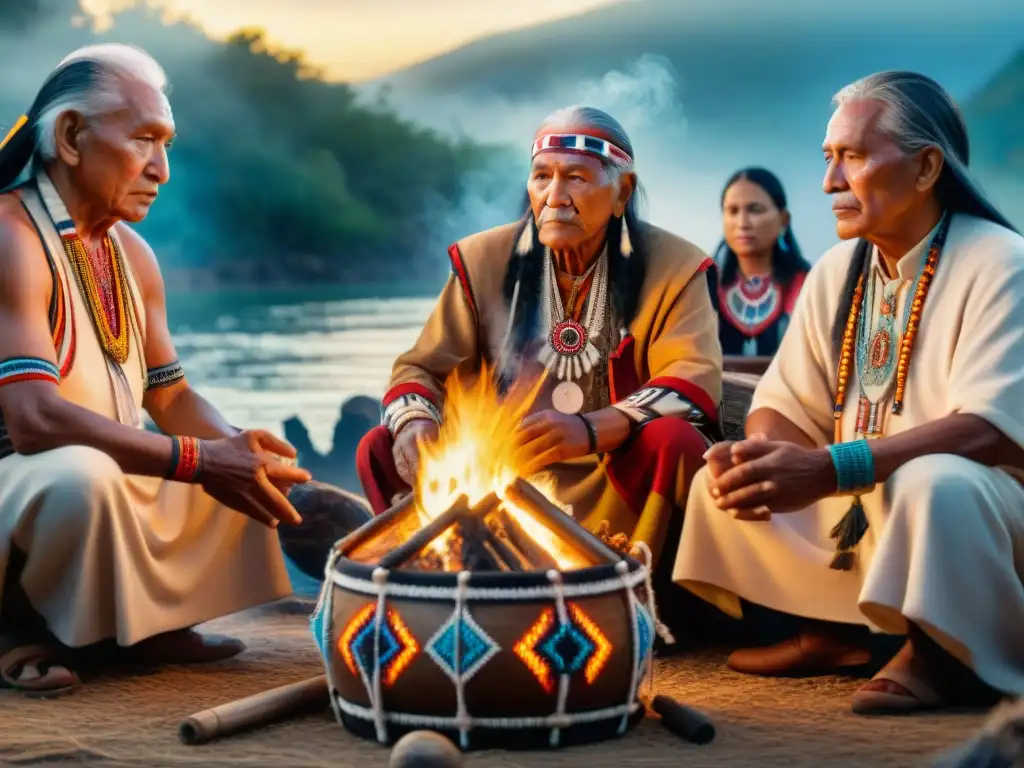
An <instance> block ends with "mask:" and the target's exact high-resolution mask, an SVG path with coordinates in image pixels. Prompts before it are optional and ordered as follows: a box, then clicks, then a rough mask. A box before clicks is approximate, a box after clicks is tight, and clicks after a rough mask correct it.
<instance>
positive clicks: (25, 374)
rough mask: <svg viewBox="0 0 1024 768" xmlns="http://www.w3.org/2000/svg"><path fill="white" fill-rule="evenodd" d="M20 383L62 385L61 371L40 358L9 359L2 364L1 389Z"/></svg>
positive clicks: (0, 367) (0, 371)
mask: <svg viewBox="0 0 1024 768" xmlns="http://www.w3.org/2000/svg"><path fill="white" fill-rule="evenodd" d="M19 381H49V382H52V383H54V384H60V370H59V369H58V368H57V366H56V365H54V364H53V363H51V362H49V361H48V360H43V359H42V358H40V357H9V358H7V359H6V360H4V361H3V362H0V387H2V386H5V385H7V384H14V383H16V382H19Z"/></svg>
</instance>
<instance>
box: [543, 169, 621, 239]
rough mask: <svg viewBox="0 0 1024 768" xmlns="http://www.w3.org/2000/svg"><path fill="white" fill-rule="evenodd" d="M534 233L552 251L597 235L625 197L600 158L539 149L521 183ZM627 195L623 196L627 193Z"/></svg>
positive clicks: (615, 213) (600, 233) (619, 212)
mask: <svg viewBox="0 0 1024 768" xmlns="http://www.w3.org/2000/svg"><path fill="white" fill-rule="evenodd" d="M527 190H528V192H529V195H530V208H531V210H532V211H533V216H534V220H535V221H536V223H537V235H538V237H539V239H540V241H541V243H543V244H544V245H546V246H547V247H549V248H551V249H552V250H555V251H562V250H573V249H576V248H579V247H580V246H581V245H583V244H584V243H587V242H590V241H591V240H595V239H597V238H600V237H603V236H604V232H605V230H606V228H607V226H608V222H609V221H610V220H611V218H612V216H615V215H621V212H622V210H623V209H624V207H625V203H624V202H622V201H621V200H620V198H621V196H622V194H621V188H620V187H619V185H616V184H615V183H614V182H613V181H612V179H611V178H610V174H609V173H608V171H607V169H606V168H605V167H604V165H603V164H602V162H601V161H600V160H599V159H598V158H596V157H594V156H592V155H587V154H582V153H577V152H558V151H548V152H541V153H540V154H538V155H537V156H536V157H534V158H533V166H532V168H531V169H530V180H529V182H528V184H527ZM627 199H628V198H627Z"/></svg>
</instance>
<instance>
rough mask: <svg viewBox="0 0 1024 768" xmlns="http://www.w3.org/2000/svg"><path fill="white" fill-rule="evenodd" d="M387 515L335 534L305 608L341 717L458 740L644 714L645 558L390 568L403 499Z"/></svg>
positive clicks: (581, 739)
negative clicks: (310, 609)
mask: <svg viewBox="0 0 1024 768" xmlns="http://www.w3.org/2000/svg"><path fill="white" fill-rule="evenodd" d="M388 515H389V513H385V515H382V516H381V517H379V518H377V519H376V520H374V521H373V522H371V523H369V524H367V525H366V526H364V527H363V528H362V529H360V530H359V531H357V532H356V533H355V534H353V535H352V536H350V537H348V538H347V539H345V540H343V541H342V542H339V543H338V545H336V547H335V550H334V553H333V555H332V557H331V559H330V561H329V562H328V567H327V573H326V580H325V583H324V589H323V592H322V594H321V597H320V602H319V604H318V606H317V609H316V611H315V612H314V614H313V617H312V619H311V623H312V629H313V632H314V634H315V636H316V639H317V643H318V645H319V647H320V650H321V653H322V655H323V658H324V662H325V665H326V668H327V679H328V681H329V685H330V691H331V700H332V702H333V706H334V710H335V714H336V715H337V717H338V719H339V721H340V722H341V723H342V724H343V725H344V726H345V727H346V728H347V729H348V730H350V731H351V732H353V733H356V734H358V735H360V736H363V737H366V738H372V739H376V740H378V741H380V742H381V743H385V744H387V743H392V742H393V741H395V740H397V739H398V738H400V737H401V736H402V735H404V734H405V733H407V732H408V731H411V730H417V729H430V730H434V731H439V732H441V733H445V734H446V735H448V736H450V737H451V738H452V740H453V741H455V743H456V744H459V745H460V746H461V747H462V748H463V749H478V748H490V747H505V748H509V747H513V748H520V747H525V748H544V747H559V746H566V745H572V744H580V743H585V742H593V741H598V740H601V739H606V738H609V737H612V736H616V735H620V734H623V733H625V732H626V731H627V730H628V729H629V728H631V727H632V726H633V725H634V724H635V723H637V722H638V721H639V720H640V719H642V718H643V715H644V712H643V706H642V704H641V703H640V702H639V700H638V690H639V687H640V684H641V682H642V680H643V679H644V676H645V672H646V671H647V669H648V665H649V664H650V663H651V651H652V647H653V641H654V636H655V627H656V617H654V616H653V615H652V613H653V607H652V606H649V605H648V604H647V602H646V601H647V600H648V598H649V593H648V589H649V587H648V584H649V571H648V568H647V566H646V565H645V564H643V563H641V562H639V561H637V560H635V559H633V558H630V557H626V556H623V555H618V554H616V555H615V556H614V557H613V558H612V557H609V558H605V562H603V563H599V564H595V565H591V566H589V567H585V568H579V569H573V570H566V571H561V570H559V569H556V568H550V569H547V570H520V571H515V572H503V571H496V570H460V571H457V572H449V571H445V570H439V569H429V568H422V567H421V568H393V569H389V568H387V567H383V566H382V563H386V562H387V557H388V553H391V552H393V551H394V545H395V542H396V541H400V540H402V539H406V538H407V537H408V533H405V534H402V533H401V530H402V528H403V524H402V521H401V517H402V514H401V512H399V513H397V514H394V515H391V519H390V520H389V519H387V517H388ZM405 517H406V518H408V517H409V515H407V514H406V515H405ZM559 517H564V516H562V515H561V514H559ZM382 518H385V519H384V520H383V521H382ZM566 520H568V518H566ZM564 525H565V523H563V522H560V523H559V524H558V527H560V528H562V529H563V534H564V532H565V531H566V530H568V529H566V528H564ZM568 525H571V526H573V527H574V528H576V529H578V531H579V532H582V531H583V529H582V528H579V526H576V524H575V523H573V522H572V521H571V520H568ZM396 532H397V533H396ZM583 534H585V536H586V537H589V536H590V534H586V533H585V532H583ZM583 534H580V535H579V536H577V535H576V534H575V533H574V534H573V537H572V538H575V539H577V542H576V543H577V544H579V540H581V536H583ZM596 541H597V540H596V539H594V542H596ZM585 543H586V542H585ZM586 546H591V545H590V544H586ZM584 548H586V547H584ZM591 548H592V549H593V550H594V551H598V552H600V548H599V547H591ZM368 553H369V556H367V554H368ZM612 560H614V561H612ZM374 561H376V562H374Z"/></svg>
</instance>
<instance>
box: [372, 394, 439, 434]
mask: <svg viewBox="0 0 1024 768" xmlns="http://www.w3.org/2000/svg"><path fill="white" fill-rule="evenodd" d="M415 419H430V420H431V421H433V422H434V423H435V424H440V423H441V412H440V411H439V410H438V409H437V406H436V405H434V404H433V403H432V402H430V401H429V400H428V399H427V398H425V397H423V396H422V395H417V394H416V393H410V394H407V395H401V396H399V397H396V398H395V399H394V400H392V401H391V402H390V403H388V405H387V407H386V408H384V409H383V412H382V414H381V423H382V424H383V425H384V426H385V427H387V430H388V432H390V433H391V435H392V436H394V435H397V434H398V431H399V430H400V429H401V428H402V427H404V426H405V425H406V424H408V423H409V422H410V421H414V420H415Z"/></svg>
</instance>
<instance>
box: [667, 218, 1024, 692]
mask: <svg viewBox="0 0 1024 768" xmlns="http://www.w3.org/2000/svg"><path fill="white" fill-rule="evenodd" d="M929 240H930V236H929V237H928V238H926V239H925V240H924V241H922V242H921V243H920V244H919V245H918V246H917V247H916V248H914V249H912V250H911V251H910V252H909V253H908V254H907V255H906V256H904V257H903V258H902V259H901V260H900V262H899V264H898V266H897V271H898V277H899V278H900V279H902V280H907V281H913V280H914V279H915V278H916V276H917V273H918V270H919V269H920V266H921V264H922V262H923V259H924V258H925V256H926V253H927V245H928V242H929ZM854 248H855V243H853V242H844V243H840V244H839V245H837V246H835V247H834V248H832V249H831V250H830V251H828V252H827V253H826V254H825V255H824V257H823V258H822V259H821V260H820V261H819V262H818V263H817V264H816V265H815V266H814V268H813V269H812V270H811V272H810V274H809V275H808V278H807V281H806V283H805V285H804V289H803V292H802V294H801V296H800V299H799V300H798V302H797V307H796V309H795V312H794V316H793V320H792V322H791V324H790V327H789V330H788V332H787V333H786V336H785V338H784V339H783V341H782V344H781V346H780V348H779V351H778V353H777V355H776V357H775V359H774V360H773V361H772V364H771V366H770V367H769V369H768V371H767V372H766V374H765V376H764V378H763V379H762V380H761V382H760V384H759V385H758V388H757V390H756V392H755V395H754V399H753V403H752V405H751V410H756V409H758V408H770V409H772V410H775V411H777V412H779V413H780V414H782V415H783V416H785V417H786V418H787V419H789V420H790V421H791V422H793V423H794V424H796V425H797V426H798V427H800V429H802V430H803V431H804V432H805V433H806V434H807V435H808V436H809V437H810V438H811V439H813V440H814V442H815V444H817V445H819V446H826V445H829V444H831V443H832V442H833V429H834V420H833V414H832V404H833V399H834V393H835V388H836V367H837V366H836V356H835V355H834V354H833V350H832V342H831V330H832V326H833V319H834V317H835V314H836V310H837V306H838V303H839V297H840V295H841V293H842V286H843V283H844V280H845V277H846V273H847V268H848V266H849V264H850V261H851V259H852V256H853V251H854ZM872 258H876V259H877V254H872ZM908 295H909V291H904V292H903V295H902V297H901V302H900V308H899V313H900V314H898V315H897V317H902V310H903V304H904V302H905V301H907V300H909V299H908ZM897 344H898V342H897ZM897 349H898V346H897ZM853 368H854V370H853V372H852V373H851V377H850V379H851V380H850V382H849V385H848V387H847V402H846V407H845V409H844V412H843V417H842V420H841V436H842V440H844V441H848V440H855V439H857V437H858V435H856V434H855V423H856V416H857V397H858V394H859V391H860V389H859V385H858V381H857V373H856V370H855V369H856V365H854V366H853ZM890 403H891V401H887V402H886V403H885V406H886V411H887V416H886V422H885V423H884V424H885V426H884V429H885V433H886V434H887V435H895V434H899V433H900V432H903V431H904V430H907V429H911V428H913V427H915V426H919V425H922V424H925V423H928V422H931V421H934V420H936V419H940V418H942V417H944V416H948V415H950V414H953V413H968V414H974V415H977V416H980V417H982V418H984V419H986V420H987V421H988V422H989V423H991V424H993V425H994V426H996V427H997V428H998V429H1000V430H1001V431H1002V432H1003V433H1004V434H1005V435H1007V436H1008V437H1009V438H1010V439H1011V440H1013V441H1014V442H1016V443H1017V444H1019V445H1024V238H1022V237H1020V236H1018V235H1016V234H1015V233H1013V232H1010V231H1008V230H1006V229H1004V228H1002V227H999V226H997V225H995V224H992V223H990V222H987V221H983V220H980V219H977V218H973V217H969V216H965V215H957V216H955V217H954V218H953V220H952V222H951V225H950V230H949V235H948V239H947V243H946V247H945V249H944V251H943V253H942V256H941V260H940V263H939V267H938V271H937V274H936V275H935V277H934V279H933V281H932V285H931V288H930V290H929V293H928V297H927V301H926V303H925V309H924V314H923V317H922V320H921V327H920V331H919V333H918V337H917V341H916V344H915V349H914V351H913V356H912V359H911V363H910V371H909V375H908V378H907V386H906V394H905V398H904V408H903V414H902V415H900V416H893V415H891V414H889V413H888V405H889V404H890ZM1020 474H1021V473H1019V472H1017V471H1016V470H1011V469H1008V468H992V467H985V466H982V465H980V464H977V463H974V462H972V461H969V460H967V459H964V458H961V457H958V456H953V455H930V456H925V457H922V458H918V459H915V460H913V461H910V462H908V463H907V464H905V465H904V466H902V467H900V468H899V469H898V470H897V471H896V472H895V473H894V474H893V475H892V477H890V479H889V480H888V481H887V482H885V483H884V484H879V485H878V486H877V487H876V489H875V490H874V491H873V492H872V493H870V494H868V495H866V496H864V497H863V499H862V501H863V504H864V508H865V512H866V514H867V517H868V520H869V523H870V528H869V529H868V531H867V533H866V534H865V536H864V538H863V539H862V540H861V542H860V544H859V545H858V547H857V549H856V564H855V566H854V568H853V570H851V571H835V570H832V569H830V568H829V563H830V561H831V560H832V558H833V556H834V554H835V541H834V540H833V539H831V538H829V532H830V531H831V529H832V527H833V526H834V525H835V524H836V522H838V520H839V519H840V518H841V517H842V515H843V514H844V513H845V512H846V510H847V509H848V508H849V506H850V501H851V499H850V497H848V496H835V497H830V498H827V499H824V500H822V501H820V502H819V503H817V504H814V505H813V506H811V507H809V508H807V509H804V510H800V511H797V512H793V513H789V514H775V515H773V516H772V517H771V518H770V520H768V521H756V522H745V521H738V520H735V519H734V518H732V517H731V516H730V515H729V514H728V513H726V512H723V511H721V510H719V509H718V508H717V507H716V506H715V503H714V499H713V498H712V497H711V495H710V493H709V489H708V475H707V471H706V469H705V470H701V472H700V473H699V474H698V475H697V477H696V478H695V480H694V483H693V486H692V489H691V492H690V496H689V500H688V505H687V509H686V518H685V523H684V526H683V533H682V538H681V541H680V545H679V553H678V556H677V560H676V563H675V570H674V574H673V577H674V579H675V581H676V582H677V583H678V584H681V585H683V586H685V587H687V588H688V589H690V590H691V591H693V592H694V593H696V594H698V595H700V596H701V597H703V598H705V599H706V600H708V601H710V602H712V603H714V604H715V605H717V606H719V607H720V608H721V609H722V610H724V611H726V612H727V613H729V614H730V615H733V616H736V617H738V616H740V614H741V608H740V602H739V599H738V598H740V597H742V598H744V599H746V600H748V601H750V602H753V603H756V604H760V605H764V606H767V607H769V608H773V609H775V610H779V611H783V612H786V613H789V614H793V615H797V616H803V617H808V618H815V619H821V620H827V621H835V622H844V623H851V624H865V625H867V626H869V627H871V628H872V629H874V630H877V631H882V632H886V633H892V634H903V633H905V632H906V630H907V622H914V623H916V624H918V625H919V626H921V628H922V629H924V630H925V631H926V632H927V633H928V634H929V635H930V636H931V637H933V638H934V639H935V640H936V641H937V642H938V643H939V644H940V645H942V646H943V647H944V648H945V649H946V650H947V651H949V652H950V653H951V654H952V655H954V656H955V657H956V658H958V659H960V660H961V661H963V662H964V663H965V664H967V665H969V666H970V667H972V668H973V669H974V670H975V672H976V673H977V674H978V675H979V677H981V678H982V679H983V680H984V681H986V682H987V683H989V684H990V685H993V686H994V687H996V688H999V689H1000V690H1003V691H1006V692H1009V693H1013V694H1024V487H1022V486H1021V484H1020V482H1019V481H1018V480H1017V479H1016V477H1015V475H1017V476H1020Z"/></svg>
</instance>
